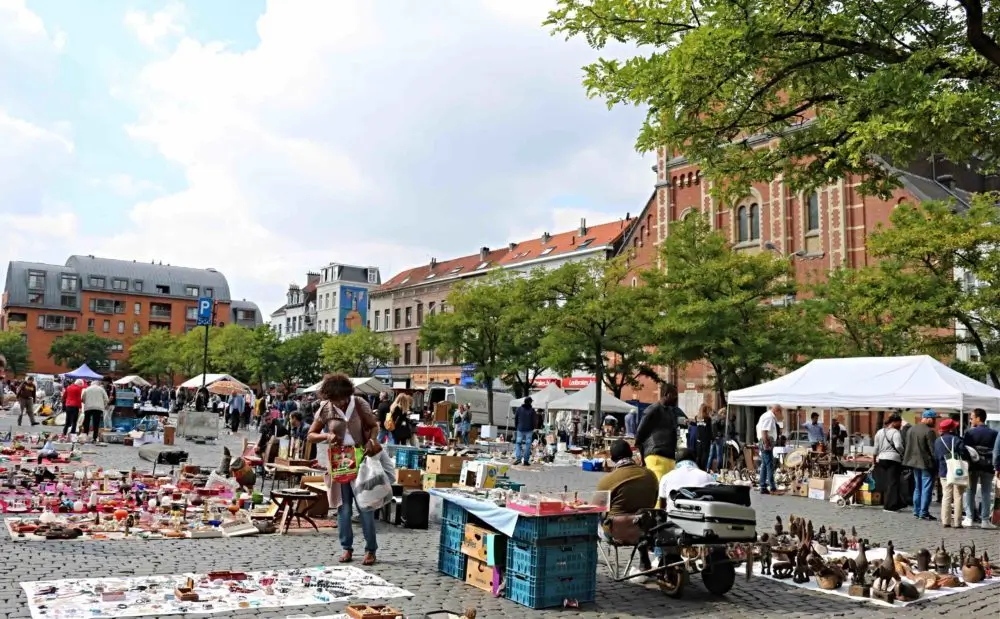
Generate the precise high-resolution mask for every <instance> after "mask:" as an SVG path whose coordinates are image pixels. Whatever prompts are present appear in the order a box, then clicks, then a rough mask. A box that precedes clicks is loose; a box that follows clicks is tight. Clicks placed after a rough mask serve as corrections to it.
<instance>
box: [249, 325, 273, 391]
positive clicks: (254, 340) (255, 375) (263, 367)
mask: <svg viewBox="0 0 1000 619" xmlns="http://www.w3.org/2000/svg"><path fill="white" fill-rule="evenodd" d="M280 346H281V339H280V338H279V337H278V334H277V333H276V332H275V331H274V329H272V328H271V327H270V326H268V325H259V326H258V327H256V328H255V329H253V331H251V332H250V347H249V348H250V350H249V356H248V358H247V369H248V370H249V371H250V380H251V381H253V382H254V383H256V384H258V385H261V386H262V387H263V385H264V384H265V383H267V382H269V381H271V380H277V377H278V371H279V361H280V358H279V353H278V349H279V347H280Z"/></svg>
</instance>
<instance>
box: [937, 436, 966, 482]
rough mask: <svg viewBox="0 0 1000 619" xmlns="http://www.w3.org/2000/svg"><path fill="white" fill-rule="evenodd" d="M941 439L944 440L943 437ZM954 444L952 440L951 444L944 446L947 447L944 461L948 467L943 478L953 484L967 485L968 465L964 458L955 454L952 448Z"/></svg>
mask: <svg viewBox="0 0 1000 619" xmlns="http://www.w3.org/2000/svg"><path fill="white" fill-rule="evenodd" d="M941 440H942V441H944V439H941ZM954 445H955V441H952V442H951V445H947V446H946V447H947V448H948V459H947V460H945V461H944V463H945V466H947V467H948V474H947V475H946V476H945V478H944V480H945V483H948V484H952V485H955V486H968V485H969V467H968V465H967V464H966V462H965V460H963V459H961V458H959V457H958V456H956V455H955V452H954V451H953V450H952V447H953V446H954Z"/></svg>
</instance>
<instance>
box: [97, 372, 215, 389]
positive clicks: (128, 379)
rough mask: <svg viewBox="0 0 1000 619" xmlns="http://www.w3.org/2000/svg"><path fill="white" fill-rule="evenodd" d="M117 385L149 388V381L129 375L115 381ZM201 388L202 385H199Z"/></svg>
mask: <svg viewBox="0 0 1000 619" xmlns="http://www.w3.org/2000/svg"><path fill="white" fill-rule="evenodd" d="M115 384H116V385H135V386H136V387H149V386H150V384H149V381H147V380H146V379H144V378H143V377H141V376H136V375H135V374H129V375H128V376H123V377H122V378H119V379H118V380H116V381H115ZM199 386H200V385H199Z"/></svg>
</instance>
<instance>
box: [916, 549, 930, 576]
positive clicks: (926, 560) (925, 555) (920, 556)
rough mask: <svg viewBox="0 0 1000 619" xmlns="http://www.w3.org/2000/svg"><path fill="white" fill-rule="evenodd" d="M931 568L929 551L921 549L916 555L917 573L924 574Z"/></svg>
mask: <svg viewBox="0 0 1000 619" xmlns="http://www.w3.org/2000/svg"><path fill="white" fill-rule="evenodd" d="M930 568H931V551H930V550H927V549H926V548H921V549H920V552H918V553H917V571H918V572H926V571H927V570H929V569H930Z"/></svg>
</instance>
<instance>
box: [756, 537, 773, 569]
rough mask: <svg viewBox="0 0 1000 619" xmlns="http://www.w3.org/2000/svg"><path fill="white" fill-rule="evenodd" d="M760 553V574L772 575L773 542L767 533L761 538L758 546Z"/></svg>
mask: <svg viewBox="0 0 1000 619" xmlns="http://www.w3.org/2000/svg"><path fill="white" fill-rule="evenodd" d="M757 548H758V550H759V551H760V573H761V574H763V575H764V576H770V575H771V540H770V538H769V536H768V535H767V533H765V534H764V535H762V536H761V538H760V543H759V544H758V545H757Z"/></svg>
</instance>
